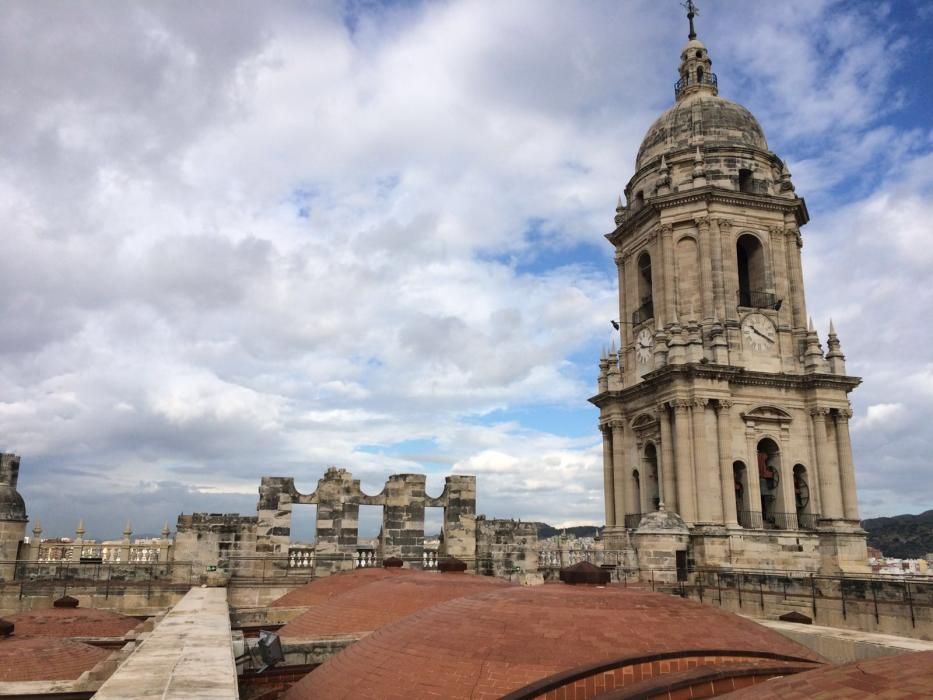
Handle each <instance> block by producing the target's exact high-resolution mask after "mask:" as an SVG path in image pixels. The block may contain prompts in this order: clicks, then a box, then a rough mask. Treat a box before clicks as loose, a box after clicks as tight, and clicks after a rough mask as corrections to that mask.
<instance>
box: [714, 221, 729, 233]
mask: <svg viewBox="0 0 933 700" xmlns="http://www.w3.org/2000/svg"><path fill="white" fill-rule="evenodd" d="M717 221H718V222H719V230H720V231H722V232H723V233H729V232H730V231H731V230H732V222H731V221H730V220H729V219H717Z"/></svg>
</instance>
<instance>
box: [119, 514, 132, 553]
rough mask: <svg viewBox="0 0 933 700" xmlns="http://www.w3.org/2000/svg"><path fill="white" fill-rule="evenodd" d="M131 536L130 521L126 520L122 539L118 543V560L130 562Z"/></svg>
mask: <svg viewBox="0 0 933 700" xmlns="http://www.w3.org/2000/svg"><path fill="white" fill-rule="evenodd" d="M132 536H133V526H132V525H131V524H130V521H129V520H127V521H126V527H125V528H123V541H122V542H121V543H120V561H121V562H122V563H124V564H129V562H130V552H131V548H132V546H133V543H132V539H131V538H132Z"/></svg>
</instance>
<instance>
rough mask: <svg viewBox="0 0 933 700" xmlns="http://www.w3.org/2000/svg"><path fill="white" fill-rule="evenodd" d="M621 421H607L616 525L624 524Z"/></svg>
mask: <svg viewBox="0 0 933 700" xmlns="http://www.w3.org/2000/svg"><path fill="white" fill-rule="evenodd" d="M623 425H624V424H623V422H622V420H621V419H620V418H614V419H613V420H611V421H610V422H609V428H610V430H611V431H612V494H613V510H614V511H615V518H616V525H619V526H624V525H625V515H626V509H625V479H626V474H625V472H626V471H627V470H626V469H625V442H624V437H623V434H622V430H623Z"/></svg>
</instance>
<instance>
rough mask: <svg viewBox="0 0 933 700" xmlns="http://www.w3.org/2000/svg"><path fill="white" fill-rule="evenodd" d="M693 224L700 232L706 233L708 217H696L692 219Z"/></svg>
mask: <svg viewBox="0 0 933 700" xmlns="http://www.w3.org/2000/svg"><path fill="white" fill-rule="evenodd" d="M693 223H695V224H696V225H697V228H698V229H700V230H701V231H706V230H708V229H709V217H708V216H697V217H694V219H693Z"/></svg>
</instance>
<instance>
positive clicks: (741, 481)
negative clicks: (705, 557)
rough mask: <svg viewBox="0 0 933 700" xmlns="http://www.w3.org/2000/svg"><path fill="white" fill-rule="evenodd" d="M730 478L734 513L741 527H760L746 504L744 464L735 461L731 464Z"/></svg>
mask: <svg viewBox="0 0 933 700" xmlns="http://www.w3.org/2000/svg"><path fill="white" fill-rule="evenodd" d="M732 477H733V480H734V482H735V512H736V515H737V516H738V519H739V525H741V526H742V527H761V523H760V522H757V521H756V519H755V518H754V517H753V515H752V510H753V508H751V507H750V506H749V503H748V470H747V469H746V468H745V463H744V462H740V461H735V462H733V463H732Z"/></svg>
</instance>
